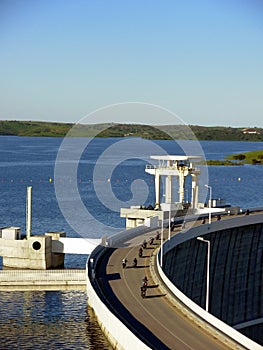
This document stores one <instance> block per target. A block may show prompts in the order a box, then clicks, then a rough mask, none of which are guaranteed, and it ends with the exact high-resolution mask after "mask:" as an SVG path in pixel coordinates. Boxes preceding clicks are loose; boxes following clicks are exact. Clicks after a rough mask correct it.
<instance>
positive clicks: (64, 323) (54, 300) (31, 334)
mask: <svg viewBox="0 0 263 350" xmlns="http://www.w3.org/2000/svg"><path fill="white" fill-rule="evenodd" d="M62 141H63V139H61V138H34V137H7V136H5V137H4V136H2V137H0V186H1V196H0V226H1V227H5V226H19V227H21V230H22V233H25V200H26V188H27V186H32V187H33V218H32V231H33V234H43V233H44V232H47V231H65V232H66V234H67V236H69V237H70V236H71V237H78V235H79V232H76V231H75V229H74V227H72V225H70V224H71V222H70V219H69V218H68V217H67V218H66V219H65V217H64V216H63V214H62V213H61V210H60V206H63V208H64V207H66V208H69V209H70V211H71V212H73V213H74V215H76V216H77V215H78V210H76V208H77V207H76V205H77V203H78V201H79V198H78V194H77V193H75V192H70V189H71V188H72V184H73V183H74V181H75V182H76V183H77V187H78V191H79V196H80V197H81V200H82V202H83V203H84V206H86V208H87V209H88V213H89V216H87V217H84V218H83V217H77V219H78V221H79V222H80V223H81V224H83V225H82V227H84V229H85V233H86V234H87V237H101V236H102V235H104V234H105V232H102V231H101V228H100V226H99V225H98V223H103V224H104V225H106V226H107V227H108V228H109V231H110V228H116V229H119V230H120V229H122V228H124V226H125V222H124V219H122V218H120V217H119V209H118V205H120V206H122V207H125V206H127V205H125V203H126V201H127V200H131V198H132V191H131V186H133V184H134V183H136V182H137V183H139V184H141V183H140V181H139V180H138V179H140V180H143V181H144V183H145V184H146V185H147V186H148V194H147V196H146V199H145V203H141V202H140V203H138V202H137V203H136V198H135V199H134V200H135V203H134V204H145V205H149V204H153V203H154V201H155V197H154V179H153V177H151V175H148V174H146V173H145V171H144V169H145V165H146V164H147V159H149V156H150V155H152V154H156V153H155V152H156V149H155V147H153V150H152V151H151V147H149V149H147V147H145V144H144V143H143V142H142V140H140V139H136V144H137V148H136V149H134V157H135V158H133V157H132V153H133V148H131V147H130V149H129V152H128V149H125V147H124V144H122V143H121V144H120V147H121V150H122V157H123V158H122V160H121V161H120V158H121V156H120V154H121V151H118V148H115V147H117V146H116V145H118V143H120V142H121V141H123V140H122V139H94V140H93V141H92V142H90V143H89V145H87V147H85V150H84V152H83V153H82V154H81V157H80V159H78V157H77V154H76V159H71V158H70V160H72V164H73V163H74V162H75V163H76V162H77V163H78V167H77V171H76V179H74V178H72V174H71V173H70V172H67V171H65V173H64V174H63V175H62V176H61V178H59V179H56V182H54V168H55V163H56V157H57V153H58V150H59V149H60V146H61V145H62ZM141 142H142V144H141ZM154 144H155V145H157V146H158V147H159V148H161V149H164V150H166V151H167V152H168V153H169V154H183V151H182V149H181V147H179V145H177V144H176V143H175V142H174V141H156V142H155V143H154ZM150 146H151V145H150ZM181 146H183V149H184V145H183V144H181ZM201 146H202V149H203V152H204V154H205V157H206V158H207V159H224V157H226V156H227V155H228V154H233V153H242V152H246V151H252V150H263V143H262V142H261V143H254V142H252V143H251V142H215V141H203V142H201ZM63 147H64V146H63V145H62V152H65V157H64V158H63V159H64V163H65V164H67V163H68V162H69V161H70V160H69V159H68V158H67V155H68V154H69V153H70V146H68V145H67V147H69V148H68V149H63ZM191 147H193V152H194V151H195V145H194V143H193V144H192V143H191V141H187V148H190V149H191ZM128 148H129V145H128ZM109 149H110V151H109V152H108V153H107V150H109ZM125 152H126V153H125ZM73 153H74V152H73ZM123 154H124V156H123ZM193 154H195V153H193ZM101 159H102V160H103V161H102V165H101V168H99V171H98V173H97V176H96V177H95V178H94V170H95V169H96V166H97V164H98V163H99V162H100V160H101ZM105 173H106V174H109V176H108V178H107V179H106V180H105V177H103V175H105ZM98 174H99V175H98ZM208 176H209V178H208V182H209V184H210V185H211V186H212V188H213V198H224V199H226V201H227V203H229V204H232V205H239V206H240V207H241V208H251V207H263V196H262V192H263V166H261V165H246V166H233V167H224V166H223V167H218V166H217V167H215V166H212V167H208ZM105 183H108V185H110V187H111V190H112V194H111V195H112V196H113V198H114V201H113V202H116V208H115V210H113V209H112V207H110V205H106V203H105V202H103V201H102V200H101V198H102V197H103V193H102V194H101V196H102V197H101V198H100V197H98V190H96V188H97V189H98V188H104V187H103V186H105ZM142 185H143V184H142ZM56 186H65V188H66V189H67V191H68V192H67V191H66V194H65V197H63V201H62V202H63V203H60V204H58V201H57V199H56V193H55V192H56ZM96 186H97V187H96ZM107 188H108V187H107ZM105 189H106V187H105ZM142 189H143V191H144V190H145V188H144V187H142ZM202 190H203V189H202V188H200V192H202ZM143 191H142V192H143ZM189 192H190V191H189ZM136 193H137V192H135V194H136ZM138 198H139V199H141V197H140V193H139V197H138ZM110 204H111V203H110ZM82 221H83V223H82ZM86 259H87V256H84V255H83V256H74V255H68V256H66V261H65V265H66V268H69V267H78V268H84V267H85V263H86ZM0 266H1V260H0ZM33 348H34V349H110V347H109V345H108V343H107V341H106V340H105V338H104V336H103V335H102V332H101V331H100V328H99V326H98V324H97V322H96V320H95V318H94V315H93V314H92V312H91V310H90V309H89V308H88V307H87V296H86V294H85V293H82V292H12V293H3V292H0V349H33Z"/></svg>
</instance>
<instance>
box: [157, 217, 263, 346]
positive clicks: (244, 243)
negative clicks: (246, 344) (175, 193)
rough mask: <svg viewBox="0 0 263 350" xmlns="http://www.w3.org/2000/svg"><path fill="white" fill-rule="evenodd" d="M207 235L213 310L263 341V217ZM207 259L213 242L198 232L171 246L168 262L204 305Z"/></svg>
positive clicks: (181, 285) (174, 277)
mask: <svg viewBox="0 0 263 350" xmlns="http://www.w3.org/2000/svg"><path fill="white" fill-rule="evenodd" d="M203 238H204V239H206V240H209V241H210V242H211V243H210V244H211V260H210V293H209V312H210V313H212V314H213V315H214V316H216V317H217V318H219V319H221V320H222V321H224V322H225V323H227V324H229V325H230V326H235V325H239V327H238V330H239V331H240V332H241V333H243V334H244V335H246V336H247V337H249V338H250V339H252V340H254V341H256V342H257V343H259V344H261V345H263V223H257V224H248V225H245V226H240V227H232V228H224V229H223V230H220V231H216V232H211V233H208V234H206V235H204V236H203ZM206 264H207V245H205V244H202V243H200V241H198V240H197V239H196V238H193V239H189V240H187V241H185V242H182V243H180V244H178V245H176V246H175V247H174V248H173V249H172V250H170V251H168V252H167V253H166V254H165V258H164V264H163V269H164V272H165V274H166V275H167V277H168V278H169V279H170V280H171V281H172V282H173V283H174V285H175V286H176V287H177V288H178V289H180V290H181V291H182V292H183V293H184V294H185V295H187V296H188V297H189V298H191V299H192V300H193V301H194V302H195V303H197V304H198V305H200V306H201V307H203V308H205V300H206V269H207V265H206ZM242 324H243V325H242Z"/></svg>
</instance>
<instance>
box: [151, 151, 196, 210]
mask: <svg viewBox="0 0 263 350" xmlns="http://www.w3.org/2000/svg"><path fill="white" fill-rule="evenodd" d="M151 159H155V160H158V161H159V164H158V165H157V166H152V165H148V166H146V169H145V171H146V172H147V173H148V174H151V175H154V176H155V198H156V201H155V202H156V203H155V207H156V209H160V208H161V209H162V210H164V211H166V210H173V209H175V206H174V205H173V204H174V203H173V201H172V198H173V177H178V184H179V188H178V194H179V200H178V203H177V204H178V205H177V209H183V205H184V203H185V178H186V176H188V175H191V176H192V197H191V202H190V207H191V208H193V209H197V207H198V176H199V175H200V169H197V168H195V167H194V166H193V160H200V159H201V157H198V156H174V155H165V156H151ZM162 176H165V191H164V192H165V202H164V203H163V204H161V202H160V184H161V177H162Z"/></svg>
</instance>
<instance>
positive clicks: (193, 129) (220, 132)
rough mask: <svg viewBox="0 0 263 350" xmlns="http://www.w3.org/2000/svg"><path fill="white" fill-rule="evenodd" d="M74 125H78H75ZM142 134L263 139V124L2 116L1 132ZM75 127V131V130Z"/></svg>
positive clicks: (161, 137)
mask: <svg viewBox="0 0 263 350" xmlns="http://www.w3.org/2000/svg"><path fill="white" fill-rule="evenodd" d="M73 127H74V128H73ZM70 130H71V134H70V135H71V136H79V137H103V138H107V137H141V138H145V139H151V140H169V139H177V140H194V139H198V140H200V141H201V140H203V141H251V142H257V141H259V142H263V128H233V127H222V126H198V125H159V126H157V125H156V126H150V125H142V124H114V123H104V124H90V125H79V124H73V123H57V122H40V121H17V120H12V121H11V120H1V121H0V135H1V136H35V137H64V136H66V135H67V133H68V132H69V131H70ZM72 131H73V132H72Z"/></svg>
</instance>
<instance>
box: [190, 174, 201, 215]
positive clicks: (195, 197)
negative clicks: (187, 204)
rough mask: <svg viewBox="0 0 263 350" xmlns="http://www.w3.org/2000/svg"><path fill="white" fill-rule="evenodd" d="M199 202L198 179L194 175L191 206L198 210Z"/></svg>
mask: <svg viewBox="0 0 263 350" xmlns="http://www.w3.org/2000/svg"><path fill="white" fill-rule="evenodd" d="M198 201H199V186H198V178H197V176H196V175H194V174H192V203H191V206H192V208H193V209H197V206H198Z"/></svg>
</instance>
